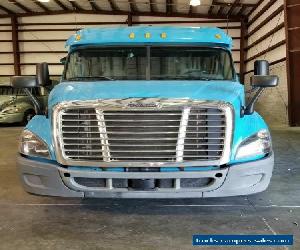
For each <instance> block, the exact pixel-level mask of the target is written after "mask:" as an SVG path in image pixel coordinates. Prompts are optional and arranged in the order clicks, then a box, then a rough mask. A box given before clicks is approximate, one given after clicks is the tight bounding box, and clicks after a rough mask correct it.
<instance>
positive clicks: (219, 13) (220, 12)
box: [217, 6, 224, 16]
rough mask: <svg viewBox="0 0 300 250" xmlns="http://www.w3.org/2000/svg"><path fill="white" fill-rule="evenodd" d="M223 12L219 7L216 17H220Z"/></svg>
mask: <svg viewBox="0 0 300 250" xmlns="http://www.w3.org/2000/svg"><path fill="white" fill-rule="evenodd" d="M223 10H224V7H223V6H220V8H219V10H218V12H217V15H218V16H219V15H222V13H223Z"/></svg>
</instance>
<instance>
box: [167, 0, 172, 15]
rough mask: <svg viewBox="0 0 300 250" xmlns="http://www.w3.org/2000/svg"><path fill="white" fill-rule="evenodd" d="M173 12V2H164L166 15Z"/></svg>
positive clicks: (168, 0) (170, 0) (169, 0)
mask: <svg viewBox="0 0 300 250" xmlns="http://www.w3.org/2000/svg"><path fill="white" fill-rule="evenodd" d="M172 12H173V0H166V13H167V15H168V16H169V15H171V14H172Z"/></svg>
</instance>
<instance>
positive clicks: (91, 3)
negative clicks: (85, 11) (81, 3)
mask: <svg viewBox="0 0 300 250" xmlns="http://www.w3.org/2000/svg"><path fill="white" fill-rule="evenodd" d="M88 1H89V3H90V6H91V8H92V10H100V8H99V6H98V5H97V4H96V3H95V1H94V0H88Z"/></svg>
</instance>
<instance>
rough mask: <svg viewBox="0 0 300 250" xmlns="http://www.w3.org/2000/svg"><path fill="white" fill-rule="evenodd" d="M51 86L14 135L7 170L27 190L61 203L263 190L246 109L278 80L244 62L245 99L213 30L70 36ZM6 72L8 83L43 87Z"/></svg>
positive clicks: (258, 123)
mask: <svg viewBox="0 0 300 250" xmlns="http://www.w3.org/2000/svg"><path fill="white" fill-rule="evenodd" d="M66 45H67V47H68V51H69V52H68V56H67V57H66V60H65V62H64V64H65V69H64V72H63V76H62V78H61V82H60V83H59V84H58V85H57V86H56V87H55V88H54V89H53V90H52V91H51V93H50V96H49V100H48V108H42V107H41V105H39V102H38V100H37V99H36V98H35V96H33V95H32V96H31V99H32V101H33V103H34V104H35V106H36V109H37V113H38V115H36V116H35V117H34V118H33V119H32V120H31V121H30V122H29V124H28V125H27V127H26V128H25V129H24V131H23V133H22V135H21V139H20V145H19V156H18V158H17V164H18V169H19V173H20V176H21V180H22V183H23V186H24V188H25V190H26V191H28V192H30V193H34V194H41V195H53V196H64V197H118V198H119V197H122V198H177V197H181V198H191V197H221V196H235V195H248V194H252V193H257V192H261V191H263V190H265V189H266V188H267V187H268V185H269V182H270V179H271V176H272V170H273V165H274V155H273V151H272V145H271V137H270V133H269V130H268V127H267V125H266V123H265V122H264V120H263V119H262V118H261V116H260V115H259V114H258V113H257V112H255V111H254V108H253V107H254V104H255V102H256V100H257V99H258V97H259V95H260V94H261V93H262V91H263V89H264V88H266V87H274V86H276V85H277V84H278V77H276V76H271V75H269V65H268V62H266V61H257V62H256V63H255V70H254V71H255V72H254V73H255V74H254V76H252V78H251V84H252V87H253V89H254V96H253V97H252V98H249V99H250V101H247V102H246V101H245V90H244V85H243V84H241V83H240V82H239V79H238V76H237V74H236V72H235V70H234V64H233V60H232V55H231V47H232V39H231V38H230V37H229V36H228V35H227V34H226V33H224V32H223V31H222V30H220V29H217V28H204V27H201V28H199V27H198V28H192V27H141V26H140V27H119V28H88V29H83V30H81V31H78V32H77V33H76V34H75V35H74V36H72V37H70V39H69V40H68V41H67V43H66ZM48 84H49V71H48V65H47V64H46V63H41V64H38V65H37V75H36V77H13V79H12V85H13V86H14V87H15V88H25V89H27V88H28V87H33V86H47V85H48Z"/></svg>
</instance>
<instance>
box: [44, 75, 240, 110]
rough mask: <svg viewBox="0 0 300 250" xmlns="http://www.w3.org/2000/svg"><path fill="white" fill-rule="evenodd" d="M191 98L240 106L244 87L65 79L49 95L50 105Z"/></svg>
mask: <svg viewBox="0 0 300 250" xmlns="http://www.w3.org/2000/svg"><path fill="white" fill-rule="evenodd" d="M115 98H116V99H118V98H120V99H123V98H189V99H195V100H208V101H210V100H211V101H223V102H227V103H231V104H232V105H234V106H238V107H241V105H243V104H244V87H243V85H241V84H239V83H238V82H232V81H98V82H63V83H61V84H58V85H57V86H56V87H55V88H54V89H53V90H52V91H51V94H50V96H49V101H48V102H49V108H51V107H52V106H54V105H56V104H57V103H60V102H64V101H74V100H95V99H115Z"/></svg>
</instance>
